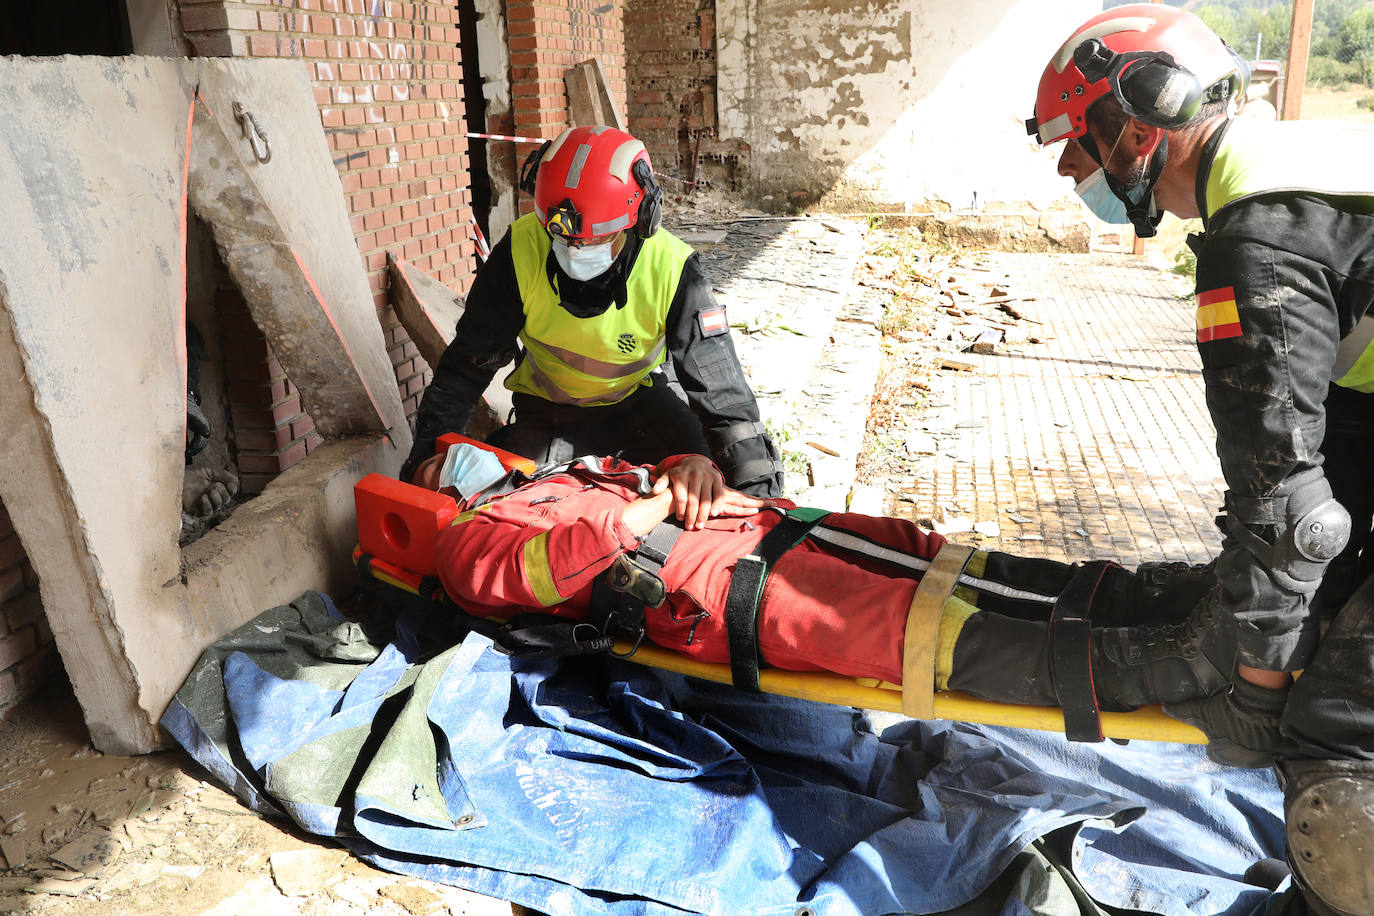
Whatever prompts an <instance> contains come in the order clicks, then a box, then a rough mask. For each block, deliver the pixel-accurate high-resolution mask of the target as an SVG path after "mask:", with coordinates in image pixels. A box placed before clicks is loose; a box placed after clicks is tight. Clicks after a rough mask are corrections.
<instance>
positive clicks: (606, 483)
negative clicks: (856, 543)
mask: <svg viewBox="0 0 1374 916" xmlns="http://www.w3.org/2000/svg"><path fill="white" fill-rule="evenodd" d="M601 467H602V469H603V470H606V471H617V470H626V471H628V470H631V469H632V468H633V466H632V465H628V464H626V463H624V462H621V461H616V460H615V459H611V458H604V459H601ZM636 483H637V481H636V479H635V478H633V477H628V476H627V477H625V478H619V479H611V480H606V479H594V478H593V476H592V475H584V476H578V474H577V473H576V472H569V473H561V474H557V475H554V476H552V477H549V478H546V479H543V480H539V481H537V482H535V483H531V484H528V485H526V486H523V487H521V488H520V489H518V490H516V491H515V492H513V493H511V494H509V495H507V496H503V497H500V498H497V499H495V500H493V501H491V502H488V503H486V504H484V505H482V506H481V507H480V508H478V509H475V510H470V511H468V512H465V513H463V514H462V515H461V516H459V518H458V519H457V520H456V521H455V522H454V524H453V525H452V527H450V528H448V529H446V530H445V531H444V532H443V533H442V534H441V535H440V537H439V578H440V579H441V581H442V582H443V585H444V588H445V589H446V590H447V592H448V594H449V595H450V596H451V597H452V598H453V599H454V600H455V601H457V602H458V603H459V604H460V605H462V606H463V607H464V608H466V609H467V610H469V611H470V612H472V613H474V614H479V615H490V616H503V617H504V616H508V615H510V614H513V613H517V612H519V611H539V612H543V613H555V614H559V615H562V616H569V617H580V616H586V615H587V614H588V613H589V610H590V601H591V591H592V584H593V582H594V580H595V579H596V578H597V577H598V576H600V575H601V574H602V573H603V572H605V571H606V569H607V567H609V566H610V565H611V562H612V561H613V560H614V559H615V558H616V556H617V555H618V554H620V553H622V552H623V551H626V550H632V549H634V548H635V547H636V546H638V541H637V539H636V538H635V536H634V535H633V534H632V533H631V532H630V530H629V529H628V528H626V527H625V525H624V524H623V523H622V522H621V521H620V513H621V509H622V508H623V507H624V506H625V505H626V504H627V503H629V502H631V501H633V500H635V499H637V498H638V496H639V493H638V492H637V491H636ZM779 502H780V504H781V505H784V506H790V505H791V504H790V503H787V502H786V501H785V500H784V501H779ZM781 519H782V513H781V512H779V511H777V510H772V509H765V510H763V511H761V512H759V513H758V514H757V515H753V516H749V517H747V518H715V519H711V520H709V521H708V522H706V524H705V527H704V528H703V529H701V530H697V531H685V532H683V534H682V535H681V536H680V537H679V538H678V540H677V543H676V544H675V545H674V547H673V549H672V552H671V554H670V555H669V558H668V561H667V563H666V564H665V565H664V567H663V569H662V570H661V571H660V573H659V575H660V577H661V578H662V579H663V581H664V584H665V585H666V587H667V591H668V598H667V600H666V601H665V602H664V603H663V605H661V606H660V607H658V608H656V609H652V608H651V609H647V610H646V621H645V624H646V636H647V637H648V639H649V640H650V641H652V642H653V643H655V644H656V645H659V646H661V647H663V648H665V649H670V650H672V651H674V652H678V653H681V654H683V655H686V656H689V657H691V658H695V659H698V660H700V661H704V662H713V663H728V662H729V656H730V653H729V639H728V636H727V633H726V626H725V619H724V613H723V609H724V607H725V598H726V594H727V592H728V591H729V588H730V576H731V574H732V572H733V571H734V567H735V562H736V561H737V560H738V559H739V558H740V557H742V556H745V555H747V554H750V553H752V552H753V551H754V549H755V548H756V547H757V546H758V544H759V542H760V541H761V540H762V539H763V536H764V535H765V534H766V533H767V532H768V531H769V530H770V529H772V528H773V527H774V526H776V525H777V524H778V523H779V521H780V520H781ZM825 525H826V527H827V528H828V529H841V530H843V531H849V532H853V533H854V534H856V535H858V536H859V537H861V538H863V539H865V540H866V541H870V542H877V543H878V544H881V545H884V546H886V547H888V548H890V549H895V550H899V551H902V552H904V553H907V554H910V555H914V556H916V557H919V558H923V559H931V558H933V557H934V556H935V554H936V552H937V551H938V550H939V549H940V546H941V545H942V544H943V543H944V538H943V537H941V536H940V535H937V534H930V533H927V532H925V531H922V530H921V529H919V528H917V527H916V526H915V525H913V524H912V523H911V522H908V521H905V520H901V519H891V518H873V517H870V516H866V515H854V514H849V513H835V514H832V515H830V516H828V517H827V518H826V520H825ZM913 575H914V574H913ZM916 585H917V578H915V577H913V578H902V577H899V574H897V573H894V571H893V567H892V566H891V565H889V564H886V563H880V562H878V561H875V560H873V559H871V558H868V557H865V556H863V555H861V554H858V553H850V552H849V551H846V550H840V549H834V548H831V547H829V546H827V545H826V544H824V543H818V542H817V541H816V540H815V539H812V538H807V539H806V540H804V541H802V542H801V543H800V544H798V545H797V546H796V547H793V548H792V549H791V550H789V551H787V552H786V553H784V554H783V555H782V557H781V558H780V559H779V560H778V562H777V564H776V565H775V566H774V567H773V572H772V575H771V576H770V577H769V579H768V583H767V585H766V587H765V589H764V592H763V596H762V601H761V604H760V608H759V614H758V646H759V653H760V655H761V656H762V658H763V660H764V662H765V663H767V664H769V665H771V666H773V667H777V668H784V669H789V670H793V671H831V672H835V673H838V674H844V675H849V676H851V677H877V678H882V679H883V680H887V681H891V682H893V683H899V682H900V681H901V676H902V657H901V656H902V638H903V633H904V628H905V626H906V618H907V610H908V608H909V606H910V604H911V598H912V595H913V593H914V592H915V589H916Z"/></svg>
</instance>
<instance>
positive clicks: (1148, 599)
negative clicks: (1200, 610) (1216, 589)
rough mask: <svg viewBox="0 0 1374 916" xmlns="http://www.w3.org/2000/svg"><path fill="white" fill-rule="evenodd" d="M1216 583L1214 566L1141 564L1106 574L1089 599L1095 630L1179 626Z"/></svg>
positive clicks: (1207, 564)
mask: <svg viewBox="0 0 1374 916" xmlns="http://www.w3.org/2000/svg"><path fill="white" fill-rule="evenodd" d="M1216 583H1217V572H1216V563H1215V561H1213V562H1212V563H1206V564H1202V565H1191V564H1188V563H1141V564H1140V565H1139V566H1137V567H1136V568H1135V572H1129V571H1127V570H1125V569H1121V568H1119V567H1117V568H1113V569H1111V570H1109V571H1108V572H1107V576H1106V577H1105V579H1104V581H1103V583H1102V587H1101V589H1099V593H1098V594H1097V595H1095V596H1094V597H1093V607H1092V621H1093V625H1094V626H1097V627H1133V626H1140V625H1142V624H1162V623H1181V622H1183V621H1184V620H1186V619H1188V616H1189V614H1191V613H1192V611H1193V608H1195V607H1197V606H1198V602H1200V601H1201V600H1202V599H1203V598H1206V597H1207V595H1208V593H1210V592H1211V590H1212V587H1213V586H1215V585H1216Z"/></svg>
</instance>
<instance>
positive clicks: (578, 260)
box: [553, 239, 615, 280]
mask: <svg viewBox="0 0 1374 916" xmlns="http://www.w3.org/2000/svg"><path fill="white" fill-rule="evenodd" d="M614 246H615V239H611V240H610V241H609V242H606V243H605V244H603V245H582V246H581V247H578V248H574V247H572V246H571V245H569V244H568V243H567V241H566V240H564V239H554V240H553V256H554V257H555V258H557V259H558V266H559V267H561V268H563V273H565V274H567V275H568V276H570V277H572V278H573V279H574V280H592V279H595V278H596V277H599V276H601V275H602V274H604V273H605V272H606V271H608V270H610V269H611V264H613V263H615V254H614V253H613V252H612V251H611V249H612V248H613V247H614Z"/></svg>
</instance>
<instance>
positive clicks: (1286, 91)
mask: <svg viewBox="0 0 1374 916" xmlns="http://www.w3.org/2000/svg"><path fill="white" fill-rule="evenodd" d="M1311 44H1312V0H1293V28H1292V31H1291V33H1290V38H1289V42H1288V69H1287V71H1286V74H1285V78H1284V83H1283V104H1282V105H1280V106H1279V112H1280V115H1279V116H1280V117H1281V118H1283V120H1285V121H1296V120H1298V119H1299V118H1301V117H1302V90H1303V88H1304V87H1306V85H1307V51H1308V48H1309V46H1310V45H1311Z"/></svg>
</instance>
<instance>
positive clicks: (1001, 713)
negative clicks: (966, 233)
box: [354, 474, 1207, 744]
mask: <svg viewBox="0 0 1374 916" xmlns="http://www.w3.org/2000/svg"><path fill="white" fill-rule="evenodd" d="M354 501H355V504H356V506H357V511H358V539H359V546H358V548H357V550H355V551H354V561H355V562H357V561H358V560H359V559H360V558H362V557H364V556H366V557H367V558H368V562H367V563H365V564H362V566H361V567H360V568H366V571H367V573H368V574H370V575H371V577H372V578H373V579H374V580H376V581H378V582H380V583H383V584H386V585H389V586H392V587H395V588H399V589H402V590H404V591H406V592H409V593H410V594H412V595H421V596H422V597H434V596H433V595H432V594H431V595H426V594H424V591H425V589H426V588H430V587H433V586H432V585H428V586H427V585H426V582H427V581H428V582H431V583H432V582H433V581H434V575H435V569H434V563H435V556H436V553H435V542H436V540H437V537H438V533H439V532H440V531H442V530H443V529H444V528H447V527H448V526H449V524H450V523H451V522H452V520H453V518H455V517H456V515H457V505H456V504H455V503H454V501H453V500H452V499H450V498H449V497H447V496H444V495H442V494H439V493H435V492H432V491H430V490H425V489H423V488H421V487H416V486H412V485H410V484H406V483H401V482H400V481H397V480H394V479H392V478H389V477H384V476H382V475H380V474H369V475H367V476H366V477H364V478H363V479H362V480H361V481H359V482H358V484H357V485H356V486H355V487H354ZM951 548H952V549H951ZM967 551H968V548H964V547H958V546H955V545H949V546H947V548H946V549H945V550H942V551H941V552H940V555H939V556H937V557H936V559H935V562H934V563H933V564H932V566H931V568H930V569H929V570H927V572H926V575H925V576H924V577H923V578H922V580H921V585H920V586H919V587H918V588H917V591H916V596H915V598H914V599H913V600H912V605H911V611H910V613H909V615H908V620H907V629H906V640H905V645H904V652H903V659H904V661H903V674H902V679H903V682H904V683H905V684H908V685H911V686H910V687H907V688H903V687H902V686H900V685H896V684H890V683H887V682H883V681H877V680H875V679H872V678H850V677H845V676H843V675H838V674H828V673H824V672H797V671H784V670H782V669H779V668H764V669H761V670H760V671H759V686H760V688H761V689H762V690H763V692H765V693H772V694H778V695H780V696H787V697H796V698H799V699H804V700H816V701H818V702H822V703H831V704H835V705H839V706H857V707H860V708H863V709H875V710H882V711H885V712H896V713H902V714H903V715H906V716H908V717H910V718H918V719H948V720H952V721H958V722H971V723H977V724H981V725H1004V726H1009V727H1012V728H1030V729H1036V730H1039V731H1048V732H1059V733H1061V734H1062V733H1063V731H1064V714H1063V711H1062V710H1061V709H1060V708H1059V707H1057V706H1018V705H1013V704H1009V703H994V702H990V701H987V700H979V699H976V698H974V697H971V696H968V695H967V694H963V693H959V692H957V691H935V690H934V689H933V688H932V686H931V685H933V684H934V683H935V677H934V646H935V627H936V625H937V624H938V617H939V608H940V606H942V605H943V603H944V600H945V597H946V596H947V595H948V594H949V593H950V591H952V590H953V583H954V580H955V579H957V576H958V572H959V570H960V569H962V568H963V562H964V560H965V559H966V557H967ZM633 648H634V647H633V646H632V645H631V644H630V643H628V642H621V643H618V644H617V646H616V651H617V652H619V653H621V654H622V655H625V654H628V653H630V652H631V650H632V649H633ZM630 660H631V661H634V662H638V663H640V664H644V665H650V666H652V667H655V668H661V669H663V670H666V671H673V672H676V673H678V674H684V675H688V676H690V677H697V678H701V679H703V680H708V681H714V682H716V683H720V684H731V683H733V678H732V675H731V670H730V666H729V665H723V664H711V663H707V662H699V661H696V660H694V659H690V658H686V657H684V656H682V655H678V654H676V653H674V652H670V651H668V650H666V649H663V648H660V647H657V646H651V645H644V644H642V645H640V646H639V647H638V649H635V650H634V652H633V656H632V657H631V659H630ZM918 685H920V686H918ZM922 686H923V687H924V689H921V687H922ZM1100 717H1101V728H1102V733H1103V736H1104V737H1108V738H1116V739H1139V740H1142V741H1163V742H1170V743H1174V744H1206V743H1207V738H1206V736H1205V735H1204V734H1203V733H1202V732H1201V731H1200V730H1199V729H1197V728H1195V727H1193V726H1191V725H1188V724H1187V723H1185V722H1180V721H1178V720H1177V719H1172V718H1170V717H1169V716H1167V715H1165V714H1164V712H1163V710H1161V709H1160V708H1159V707H1158V706H1149V707H1145V708H1142V709H1138V710H1136V711H1134V712H1129V713H1113V712H1102V713H1101V714H1100Z"/></svg>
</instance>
